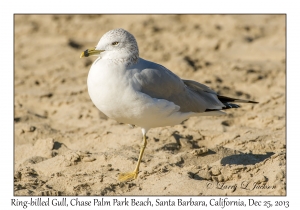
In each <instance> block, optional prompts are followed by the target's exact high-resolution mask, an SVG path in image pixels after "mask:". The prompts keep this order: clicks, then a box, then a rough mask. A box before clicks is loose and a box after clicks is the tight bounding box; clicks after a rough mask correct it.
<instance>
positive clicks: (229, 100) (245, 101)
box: [218, 95, 258, 104]
mask: <svg viewBox="0 0 300 210" xmlns="http://www.w3.org/2000/svg"><path fill="white" fill-rule="evenodd" d="M218 99H219V100H220V101H221V102H222V103H227V102H235V103H252V104H258V102H256V101H249V100H244V99H237V98H230V97H227V96H220V95H218Z"/></svg>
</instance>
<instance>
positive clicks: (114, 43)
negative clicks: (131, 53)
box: [111, 42, 119, 46]
mask: <svg viewBox="0 0 300 210" xmlns="http://www.w3.org/2000/svg"><path fill="white" fill-rule="evenodd" d="M111 44H112V45H115V46H116V45H118V44H119V42H113V43H111Z"/></svg>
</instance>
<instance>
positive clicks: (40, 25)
mask: <svg viewBox="0 0 300 210" xmlns="http://www.w3.org/2000/svg"><path fill="white" fill-rule="evenodd" d="M14 24H15V26H14V34H15V36H14V51H15V54H14V94H15V95H14V132H15V133H14V169H15V171H14V195H22V196H26V195H31V196H32V195H40V196H42V195H73V196H75V195H105V196H111V195H286V53H285V51H286V37H285V35H286V16H285V15H15V16H14ZM114 28H124V29H125V30H128V31H129V32H130V33H131V34H133V35H134V36H135V38H136V40H137V43H138V45H139V52H140V57H142V58H144V59H147V60H151V61H153V62H156V63H159V64H161V65H163V66H165V67H166V68H168V69H170V70H171V71H173V72H174V73H175V74H177V75H178V76H179V77H181V78H183V79H189V80H195V81H198V82H200V83H203V84H205V85H207V86H209V87H210V88H212V89H213V90H215V91H216V92H217V93H219V94H220V95H225V96H229V97H234V98H241V99H248V100H254V101H258V102H259V103H258V104H240V105H241V108H239V109H230V110H227V111H226V112H227V115H225V116H205V117H192V118H190V119H188V120H186V121H184V122H182V123H181V124H179V125H176V126H172V127H171V126H169V127H162V128H153V129H151V130H150V131H149V132H148V145H147V148H146V150H145V153H144V157H143V159H142V163H141V166H140V174H139V177H138V179H136V180H133V181H129V182H119V181H118V175H119V174H120V173H121V172H126V171H131V170H133V169H134V167H135V164H136V161H137V158H138V155H139V149H140V145H141V143H142V133H141V129H140V128H139V127H131V126H129V125H126V124H120V123H119V122H116V121H114V120H112V119H108V118H107V117H106V116H105V115H104V114H102V113H101V112H99V110H98V109H97V108H96V107H95V106H94V104H93V103H92V101H91V99H90V97H89V95H88V92H87V84H86V80H87V75H88V72H89V69H90V67H91V65H92V63H93V61H94V60H95V57H89V58H82V59H80V58H79V56H80V54H81V52H82V51H84V50H85V49H87V48H91V47H94V46H96V44H97V43H98V41H99V39H100V38H101V36H102V35H103V34H104V33H106V32H107V31H109V30H111V29H114Z"/></svg>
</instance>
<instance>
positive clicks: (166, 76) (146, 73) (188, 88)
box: [133, 60, 224, 112]
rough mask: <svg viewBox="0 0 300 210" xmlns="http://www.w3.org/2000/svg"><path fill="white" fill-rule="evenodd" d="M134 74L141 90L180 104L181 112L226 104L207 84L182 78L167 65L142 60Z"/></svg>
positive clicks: (199, 110)
mask: <svg viewBox="0 0 300 210" xmlns="http://www.w3.org/2000/svg"><path fill="white" fill-rule="evenodd" d="M137 68H138V69H139V71H138V72H137V73H135V74H134V75H133V77H134V80H135V82H136V83H137V85H139V87H140V91H141V92H143V93H145V94H147V95H149V96H151V97H152V98H158V99H165V100H168V101H171V102H173V103H174V104H176V105H178V106H180V111H181V112H204V111H205V110H207V109H211V110H220V109H222V107H224V104H223V103H222V102H220V101H219V100H218V97H217V94H216V93H215V92H214V91H213V90H211V89H210V88H208V87H207V86H205V85H203V84H200V83H197V82H195V81H191V80H181V79H180V78H179V77H178V76H177V75H175V74H174V73H173V72H171V71H169V70H168V69H166V68H165V67H163V66H161V65H159V64H156V63H152V62H149V61H146V60H142V61H141V62H140V64H139V65H138V66H137Z"/></svg>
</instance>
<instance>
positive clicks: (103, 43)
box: [80, 28, 139, 61]
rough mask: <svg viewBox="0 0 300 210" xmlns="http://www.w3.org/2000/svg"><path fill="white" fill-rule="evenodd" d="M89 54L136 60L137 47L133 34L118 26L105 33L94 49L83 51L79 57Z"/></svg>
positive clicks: (113, 58) (102, 57) (114, 58)
mask: <svg viewBox="0 0 300 210" xmlns="http://www.w3.org/2000/svg"><path fill="white" fill-rule="evenodd" d="M91 55H95V56H100V57H101V59H111V60H127V61H136V60H137V59H138V57H139V49H138V45H137V42H136V40H135V38H134V36H133V35H132V34H130V33H129V32H128V31H126V30H124V29H122V28H118V29H113V30H111V31H108V32H107V33H105V34H104V35H103V36H102V37H101V39H100V41H99V42H98V44H97V46H96V47H95V48H94V49H88V50H86V51H84V52H83V53H82V54H81V56H80V57H88V56H91Z"/></svg>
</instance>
